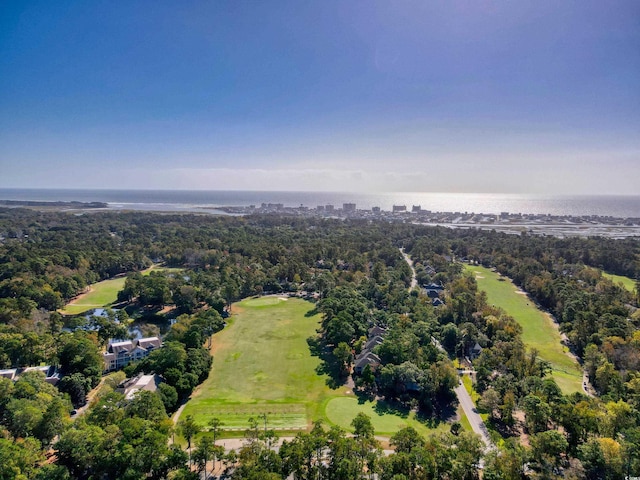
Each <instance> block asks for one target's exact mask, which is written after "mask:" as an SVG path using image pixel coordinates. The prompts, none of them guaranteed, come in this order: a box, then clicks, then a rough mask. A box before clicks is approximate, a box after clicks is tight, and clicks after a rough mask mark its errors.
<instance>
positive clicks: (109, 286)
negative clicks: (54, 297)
mask: <svg viewBox="0 0 640 480" xmlns="http://www.w3.org/2000/svg"><path fill="white" fill-rule="evenodd" d="M124 281H125V277H118V278H111V279H109V280H103V281H102V282H98V283H94V284H92V285H91V291H90V292H89V293H87V294H85V295H82V296H80V298H78V299H77V300H73V301H71V302H69V303H68V304H67V305H65V307H64V308H63V309H62V310H60V313H62V314H63V315H79V314H81V313H84V312H86V311H88V310H91V309H92V308H101V307H106V306H109V305H111V304H112V303H113V302H115V301H116V299H117V298H118V292H119V291H120V290H122V289H123V288H124Z"/></svg>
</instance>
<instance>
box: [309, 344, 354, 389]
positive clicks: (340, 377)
mask: <svg viewBox="0 0 640 480" xmlns="http://www.w3.org/2000/svg"><path fill="white" fill-rule="evenodd" d="M307 345H309V351H310V352H311V355H312V356H314V357H319V358H320V364H319V365H318V366H317V367H316V373H317V374H318V375H327V376H328V378H327V380H326V384H327V386H328V387H329V388H331V389H332V390H335V389H337V388H340V387H341V386H343V385H344V382H345V381H346V379H347V376H346V375H345V373H344V371H343V370H342V368H341V366H340V364H339V362H338V361H336V359H335V357H334V356H333V354H332V353H331V348H330V347H327V346H325V345H323V344H322V340H321V339H320V338H319V337H316V336H311V337H309V338H307Z"/></svg>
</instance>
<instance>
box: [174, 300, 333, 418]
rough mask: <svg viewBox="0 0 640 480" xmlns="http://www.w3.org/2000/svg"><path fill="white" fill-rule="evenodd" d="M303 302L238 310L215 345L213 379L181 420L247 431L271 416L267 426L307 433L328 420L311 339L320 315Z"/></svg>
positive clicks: (245, 304)
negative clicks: (214, 420) (251, 424)
mask: <svg viewBox="0 0 640 480" xmlns="http://www.w3.org/2000/svg"><path fill="white" fill-rule="evenodd" d="M312 308H313V305H312V304H310V303H309V302H306V301H304V300H300V299H294V298H291V299H284V298H278V297H262V298H255V299H247V300H243V301H242V302H239V303H237V304H235V305H234V306H233V312H234V314H233V315H232V317H231V322H229V325H228V326H227V327H226V328H225V329H224V330H222V331H221V332H219V333H217V334H216V335H215V337H214V340H213V349H212V353H213V355H214V362H213V366H212V370H211V373H210V375H209V378H208V379H207V380H206V381H205V382H204V383H203V384H202V386H201V387H200V388H199V389H198V391H197V392H196V393H194V395H193V397H192V399H191V400H190V401H189V402H188V403H187V405H186V406H185V409H184V411H183V413H182V416H183V417H184V416H185V415H192V416H193V417H194V419H195V420H196V421H197V422H198V423H200V424H201V425H203V426H205V425H206V424H207V423H208V422H209V420H211V419H212V418H214V417H218V418H219V419H220V420H222V421H223V422H224V428H225V429H243V430H244V429H245V428H247V426H248V419H249V418H250V417H258V416H260V415H263V414H265V413H266V414H267V419H268V425H269V426H270V427H275V428H279V429H290V430H295V429H306V428H307V426H308V425H309V423H310V421H311V420H314V419H317V418H322V417H323V413H324V412H323V405H324V403H325V400H326V399H327V398H328V397H330V396H340V395H344V394H345V389H338V390H331V389H329V387H328V386H327V384H326V381H327V377H326V375H319V374H318V373H317V372H316V368H317V367H318V366H319V365H320V359H319V358H318V357H313V356H311V353H310V350H309V346H308V345H307V342H306V339H307V338H308V337H309V336H311V335H314V334H315V332H316V329H317V328H318V324H319V321H320V316H319V315H315V316H306V314H307V312H309V311H310V310H311V309H312Z"/></svg>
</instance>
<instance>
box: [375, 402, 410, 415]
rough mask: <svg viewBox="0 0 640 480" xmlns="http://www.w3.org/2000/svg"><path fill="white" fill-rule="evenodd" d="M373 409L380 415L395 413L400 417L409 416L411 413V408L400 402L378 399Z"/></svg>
mask: <svg viewBox="0 0 640 480" xmlns="http://www.w3.org/2000/svg"><path fill="white" fill-rule="evenodd" d="M373 410H374V411H375V412H376V413H377V414H378V415H394V416H396V417H400V418H407V417H408V416H409V414H410V413H411V409H410V408H409V407H408V406H407V405H404V404H402V403H400V402H395V401H388V400H378V401H377V402H376V405H375V407H373Z"/></svg>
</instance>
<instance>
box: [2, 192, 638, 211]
mask: <svg viewBox="0 0 640 480" xmlns="http://www.w3.org/2000/svg"><path fill="white" fill-rule="evenodd" d="M0 200H32V201H80V202H106V203H107V204H108V205H109V209H114V210H120V209H130V210H145V211H174V212H203V211H211V212H212V213H215V211H216V208H217V207H224V206H249V205H256V206H260V204H261V203H282V204H284V206H287V207H299V206H300V205H303V206H305V207H309V208H315V207H316V206H318V205H334V206H335V207H336V208H339V207H342V204H343V203H355V204H356V207H357V208H358V209H371V208H372V207H376V206H377V207H380V208H381V209H382V210H388V211H390V210H391V208H392V206H393V205H406V206H407V209H409V210H410V209H411V207H412V206H413V205H420V206H421V208H422V209H423V210H431V211H433V212H462V213H464V212H467V213H486V214H499V213H501V212H509V213H523V214H550V215H571V216H584V215H598V216H611V217H617V218H640V195H628V196H618V195H519V194H505V193H422V192H417V193H408V192H402V193H349V192H271V191H265V192H258V191H217V190H212V191H202V190H82V189H77V190H76V189H74V190H68V189H64V190H63V189H21V188H0Z"/></svg>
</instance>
